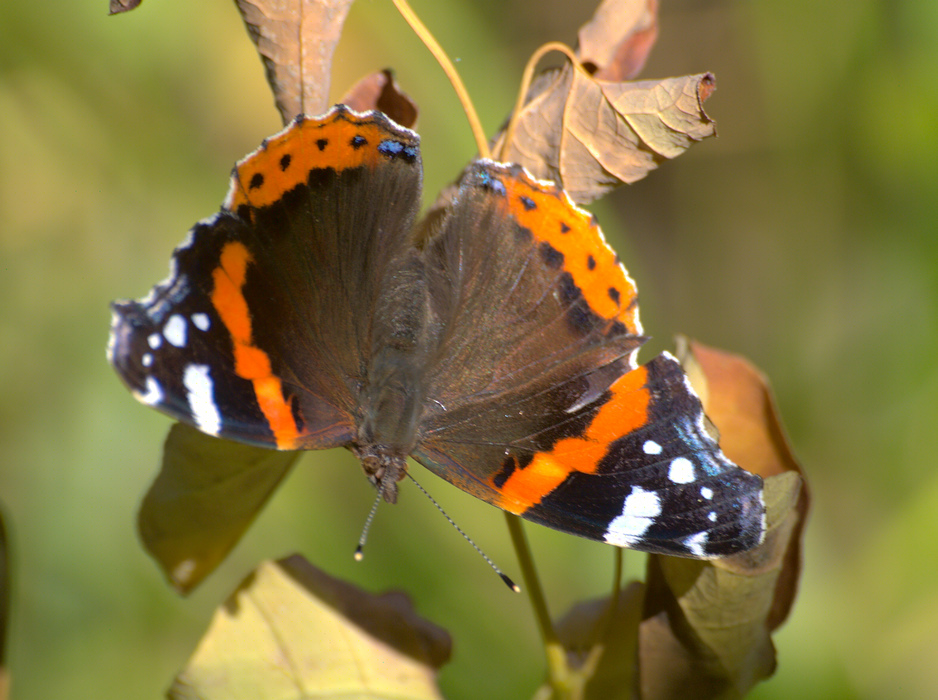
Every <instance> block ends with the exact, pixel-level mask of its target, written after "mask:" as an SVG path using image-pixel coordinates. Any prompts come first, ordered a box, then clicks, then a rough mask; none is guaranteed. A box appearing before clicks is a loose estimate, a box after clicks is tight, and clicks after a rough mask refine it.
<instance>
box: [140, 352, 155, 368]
mask: <svg viewBox="0 0 938 700" xmlns="http://www.w3.org/2000/svg"><path fill="white" fill-rule="evenodd" d="M140 361H141V362H142V363H143V366H144V367H150V366H152V365H153V353H149V352H145V353H143V357H141V358H140Z"/></svg>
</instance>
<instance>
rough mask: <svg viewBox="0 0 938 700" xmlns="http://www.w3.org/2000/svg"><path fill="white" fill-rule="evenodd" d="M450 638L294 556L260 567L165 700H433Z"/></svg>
mask: <svg viewBox="0 0 938 700" xmlns="http://www.w3.org/2000/svg"><path fill="white" fill-rule="evenodd" d="M450 650H451V642H450V638H449V635H448V634H447V632H446V631H445V630H443V629H441V628H440V627H437V626H436V625H434V624H432V623H430V622H428V621H426V620H424V619H423V618H421V617H419V616H418V615H417V614H416V613H415V612H414V611H413V607H412V606H411V604H410V602H409V601H408V600H407V598H406V597H405V596H403V595H402V594H397V593H390V594H384V595H373V594H371V593H367V592H365V591H362V590H360V589H358V588H356V587H354V586H352V585H350V584H348V583H345V582H343V581H340V580H338V579H335V578H333V577H331V576H329V575H328V574H326V573H324V572H323V571H321V570H319V569H317V568H316V567H314V566H313V565H312V564H310V563H309V562H307V561H306V560H305V559H303V558H302V557H300V556H298V555H294V556H292V557H288V558H287V559H283V560H281V561H278V562H264V563H262V564H261V565H260V566H259V567H258V568H257V569H256V570H255V571H254V572H253V573H252V574H251V575H250V576H248V577H247V579H245V581H244V582H243V583H242V584H241V585H240V586H239V587H238V589H237V590H236V591H235V592H234V593H233V594H232V595H231V596H230V597H229V598H228V600H227V601H226V602H225V603H224V604H223V605H222V606H221V607H219V608H218V609H217V610H216V612H215V616H214V617H213V619H212V622H211V625H210V626H209V629H208V631H207V632H206V633H205V636H204V637H203V638H202V640H201V641H200V642H199V645H198V647H197V649H196V650H195V652H194V653H193V655H192V658H190V659H189V662H188V664H187V665H186V667H185V668H184V669H183V670H182V671H181V672H180V674H179V675H178V676H177V677H176V680H175V682H174V683H173V686H172V688H171V690H170V693H169V695H170V697H171V698H175V699H177V700H181V699H183V698H186V699H190V698H191V699H193V700H194V699H195V698H198V699H199V700H214V699H216V698H218V699H221V698H225V699H226V700H227V699H230V698H245V699H247V698H251V699H252V700H253V699H256V698H278V700H286V699H296V700H300V699H301V698H326V697H348V698H352V697H354V698H363V699H365V698H387V699H390V698H394V699H395V700H438V699H439V698H441V697H442V696H441V695H440V692H439V689H438V688H437V686H436V673H437V669H439V668H440V666H442V665H443V664H444V663H446V661H447V660H448V659H449V656H450Z"/></svg>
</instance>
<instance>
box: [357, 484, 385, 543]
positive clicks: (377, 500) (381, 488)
mask: <svg viewBox="0 0 938 700" xmlns="http://www.w3.org/2000/svg"><path fill="white" fill-rule="evenodd" d="M382 497H384V482H383V481H381V482H379V483H378V495H377V496H375V502H374V503H372V504H371V510H370V511H369V512H368V517H367V518H365V526H364V527H363V528H362V534H361V537H359V538H358V546H357V547H356V548H355V555H354V556H355V561H361V560H362V559H364V558H365V551H364V550H365V541H366V540H367V539H368V531H369V530H370V529H371V521H372V520H374V519H375V512H376V511H377V510H378V504H379V503H381V499H382Z"/></svg>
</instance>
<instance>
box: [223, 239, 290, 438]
mask: <svg viewBox="0 0 938 700" xmlns="http://www.w3.org/2000/svg"><path fill="white" fill-rule="evenodd" d="M252 260H253V258H252V257H251V253H250V252H249V251H248V249H247V248H246V247H245V246H244V244H243V243H238V242H231V243H226V244H225V246H224V247H223V248H222V251H221V259H220V260H219V265H218V267H217V268H215V270H214V272H213V273H212V279H213V280H214V288H213V289H212V304H213V305H214V306H215V310H216V311H217V312H218V315H219V316H220V317H221V320H222V323H224V324H225V327H226V328H227V329H228V331H229V333H231V338H232V341H233V343H234V359H235V374H237V375H238V376H239V377H241V378H242V379H247V380H249V381H251V382H252V383H253V384H254V393H255V394H256V396H257V403H258V405H259V406H260V409H261V412H262V413H263V414H264V417H265V418H266V419H267V422H268V424H269V425H270V429H271V431H272V432H273V434H274V439H275V440H276V441H277V447H278V448H279V449H281V450H289V449H294V448H295V446H296V443H297V439H298V438H299V431H298V430H297V426H296V420H295V419H294V417H293V411H292V410H291V408H290V405H289V404H288V403H287V402H286V401H285V400H284V398H283V387H282V385H281V382H280V379H279V378H278V377H276V376H274V374H273V372H272V370H271V366H270V357H269V356H268V355H267V353H266V352H264V351H263V350H261V349H260V348H259V347H257V346H256V345H254V341H253V337H252V330H251V314H250V312H249V310H248V304H247V300H246V299H245V298H244V292H243V291H242V289H243V287H244V282H245V279H246V276H247V268H248V265H249V264H250V263H251V262H252Z"/></svg>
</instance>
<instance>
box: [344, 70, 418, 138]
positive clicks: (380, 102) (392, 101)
mask: <svg viewBox="0 0 938 700" xmlns="http://www.w3.org/2000/svg"><path fill="white" fill-rule="evenodd" d="M339 102H340V103H342V104H344V105H348V106H349V107H351V108H352V109H354V110H355V111H356V112H367V111H368V110H370V109H376V110H378V111H379V112H384V113H385V114H386V115H388V116H389V117H391V119H393V120H394V121H396V122H397V123H398V124H400V125H401V126H406V127H407V128H408V129H412V128H414V125H415V124H416V123H417V105H416V104H415V103H414V101H413V100H412V99H411V98H410V96H409V95H407V94H406V93H405V92H404V91H402V90H401V87H400V85H398V84H397V81H396V80H394V75H393V74H392V73H391V71H389V70H387V69H385V70H381V71H377V72H375V73H372V74H371V75H368V76H365V77H364V78H362V79H361V80H359V81H358V82H357V83H355V85H353V86H352V88H351V89H350V90H349V91H348V92H346V93H345V95H344V96H343V97H342V99H341V100H339Z"/></svg>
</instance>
